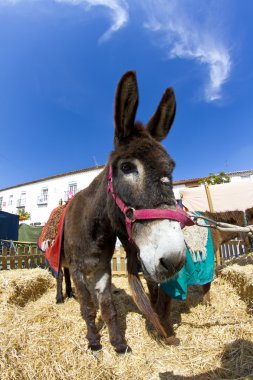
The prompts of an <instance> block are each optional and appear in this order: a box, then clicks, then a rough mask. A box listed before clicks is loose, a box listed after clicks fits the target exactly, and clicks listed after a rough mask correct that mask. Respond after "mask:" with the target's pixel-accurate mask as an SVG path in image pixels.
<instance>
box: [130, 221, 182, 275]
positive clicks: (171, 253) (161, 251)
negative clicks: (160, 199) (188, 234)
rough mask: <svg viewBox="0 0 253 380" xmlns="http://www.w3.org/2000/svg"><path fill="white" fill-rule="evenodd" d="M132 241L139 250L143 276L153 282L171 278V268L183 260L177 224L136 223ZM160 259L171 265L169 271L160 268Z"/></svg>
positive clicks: (163, 222) (179, 230)
mask: <svg viewBox="0 0 253 380" xmlns="http://www.w3.org/2000/svg"><path fill="white" fill-rule="evenodd" d="M133 240H134V241H135V243H136V244H137V246H138V247H139V250H140V260H141V262H142V264H143V266H144V268H143V269H144V275H145V276H146V277H148V278H149V279H151V280H153V281H155V282H161V281H165V280H166V279H168V278H170V277H172V276H173V274H175V272H174V273H173V268H174V267H175V266H176V265H177V264H179V263H180V262H182V261H183V260H184V258H185V253H186V247H185V243H184V236H183V233H182V230H181V227H180V224H179V222H176V221H172V220H160V221H152V222H149V223H145V224H141V223H136V225H135V228H134V229H133ZM161 259H162V261H164V262H166V263H171V265H170V267H171V268H172V269H171V271H170V270H168V271H166V268H164V267H162V268H161Z"/></svg>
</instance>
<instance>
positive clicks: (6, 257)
mask: <svg viewBox="0 0 253 380" xmlns="http://www.w3.org/2000/svg"><path fill="white" fill-rule="evenodd" d="M245 254H246V249H245V246H244V242H243V241H240V240H231V241H229V242H227V243H225V244H222V245H221V246H220V257H221V263H223V262H224V261H225V260H230V259H233V258H235V257H239V256H242V255H245ZM45 266H46V264H45V257H44V253H43V252H42V251H41V250H40V249H39V248H38V247H37V245H36V244H34V243H29V242H26V243H23V242H14V244H12V246H10V245H9V246H8V245H7V246H4V245H2V254H1V253H0V270H6V269H23V268H35V267H45ZM111 267H112V274H113V275H118V276H120V275H126V273H127V269H126V256H125V251H124V249H123V248H122V247H121V248H118V249H117V250H115V252H114V255H113V258H112V262H111Z"/></svg>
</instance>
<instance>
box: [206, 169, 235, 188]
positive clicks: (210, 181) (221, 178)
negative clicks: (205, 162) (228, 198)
mask: <svg viewBox="0 0 253 380" xmlns="http://www.w3.org/2000/svg"><path fill="white" fill-rule="evenodd" d="M230 181H231V179H230V177H229V176H228V175H227V174H226V173H224V172H219V173H218V174H214V173H209V176H208V177H206V178H203V179H201V180H200V181H199V184H204V185H218V184H220V183H228V182H230Z"/></svg>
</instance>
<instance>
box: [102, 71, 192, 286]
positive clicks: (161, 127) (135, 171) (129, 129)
mask: <svg viewBox="0 0 253 380" xmlns="http://www.w3.org/2000/svg"><path fill="white" fill-rule="evenodd" d="M137 106H138V88H137V82H136V76H135V73H134V72H127V73H126V74H125V75H124V76H123V77H122V78H121V80H120V82H119V84H118V88H117V92H116V99H115V136H114V146H115V150H114V151H113V152H112V154H111V156H110V160H109V168H110V169H109V170H110V171H111V176H112V180H113V190H112V192H114V194H115V195H116V197H117V198H118V199H120V202H122V204H123V208H124V206H127V207H129V208H130V209H129V210H128V212H127V213H129V215H128V214H127V216H129V218H130V219H131V215H130V214H131V213H132V212H133V210H132V209H135V210H143V209H156V210H157V209H161V210H164V209H166V210H168V209H169V210H175V209H176V201H175V197H174V193H173V190H172V171H173V168H174V166H175V163H174V161H173V160H172V158H171V157H170V156H169V154H168V153H167V152H166V150H165V149H164V147H163V146H162V145H161V144H160V141H161V140H163V139H164V138H165V137H166V136H167V134H168V132H169V130H170V127H171V125H172V122H173V119H174V116H175V110H176V102H175V96H174V92H173V90H172V89H171V88H169V89H167V90H166V91H165V93H164V95H163V97H162V99H161V102H160V104H159V106H158V108H157V110H156V112H155V114H154V115H153V116H152V118H151V119H150V121H149V122H148V123H147V125H146V126H144V125H142V124H141V123H139V122H137V123H136V122H135V115H136V110H137ZM108 206H109V210H110V211H109V212H110V219H111V222H112V225H113V227H114V229H115V230H116V232H117V234H118V236H119V238H120V239H121V240H122V241H124V240H125V241H126V239H128V238H129V236H128V235H129V231H127V228H126V224H125V215H124V213H123V212H122V207H121V210H120V208H119V207H118V206H119V205H117V204H116V203H115V201H114V199H113V197H110V196H108ZM131 239H132V240H133V242H134V243H135V245H136V246H137V247H138V249H139V259H140V262H141V265H142V268H143V272H144V275H145V277H146V278H147V279H148V280H152V281H155V282H161V281H164V280H165V279H168V278H170V277H172V276H173V275H174V274H175V273H176V272H178V271H179V270H180V269H181V268H182V266H183V265H184V263H185V252H186V248H185V244H184V237H183V234H182V231H181V226H180V222H179V221H175V220H170V219H165V218H164V219H158V220H154V219H150V220H136V221H135V222H134V223H133V226H132V231H131Z"/></svg>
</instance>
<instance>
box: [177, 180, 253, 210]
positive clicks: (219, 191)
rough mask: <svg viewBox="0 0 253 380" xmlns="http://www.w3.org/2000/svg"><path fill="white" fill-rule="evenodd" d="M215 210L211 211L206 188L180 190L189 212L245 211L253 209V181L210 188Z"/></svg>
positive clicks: (211, 186)
mask: <svg viewBox="0 0 253 380" xmlns="http://www.w3.org/2000/svg"><path fill="white" fill-rule="evenodd" d="M208 191H209V194H210V199H211V202H212V206H213V210H210V200H209V201H208V196H207V191H206V188H205V186H203V185H202V186H199V187H194V188H185V189H182V190H180V196H181V199H182V203H183V205H184V206H185V207H187V209H188V210H189V211H200V212H201V211H214V212H221V211H232V210H241V211H245V210H246V209H247V208H250V207H253V181H252V180H243V181H241V182H230V183H223V184H219V185H210V186H208Z"/></svg>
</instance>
